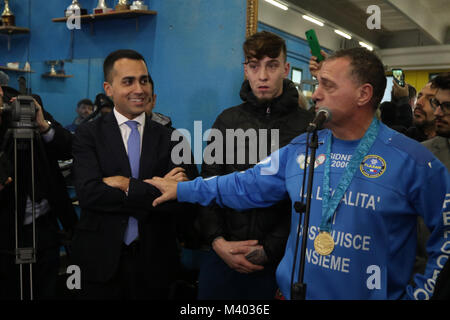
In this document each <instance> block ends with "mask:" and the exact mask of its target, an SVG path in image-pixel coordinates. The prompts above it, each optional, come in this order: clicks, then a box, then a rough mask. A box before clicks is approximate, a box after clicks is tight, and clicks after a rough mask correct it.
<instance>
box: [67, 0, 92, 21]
mask: <svg viewBox="0 0 450 320" xmlns="http://www.w3.org/2000/svg"><path fill="white" fill-rule="evenodd" d="M64 14H65V16H66V17H70V16H71V15H84V14H87V10H86V9H82V8H81V5H80V3H79V2H78V0H72V3H71V4H70V6H68V7H67V9H66V10H65V11H64Z"/></svg>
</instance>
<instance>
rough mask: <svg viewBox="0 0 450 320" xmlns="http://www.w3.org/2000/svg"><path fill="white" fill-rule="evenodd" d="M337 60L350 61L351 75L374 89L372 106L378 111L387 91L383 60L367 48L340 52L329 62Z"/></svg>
mask: <svg viewBox="0 0 450 320" xmlns="http://www.w3.org/2000/svg"><path fill="white" fill-rule="evenodd" d="M337 58H348V59H350V66H351V70H350V74H351V75H352V76H354V77H355V79H356V80H357V81H358V82H359V83H360V84H364V83H369V84H370V85H371V86H372V87H373V96H372V99H371V100H370V101H371V104H372V106H373V108H374V109H377V108H378V106H379V104H380V102H381V100H382V99H383V96H384V91H385V90H386V75H385V72H384V66H383V63H382V62H381V60H380V59H379V58H378V57H377V56H376V55H375V54H374V53H373V52H371V51H369V50H367V49H366V48H351V49H343V50H339V51H337V52H336V53H334V54H333V55H331V56H330V57H329V58H327V60H332V59H337Z"/></svg>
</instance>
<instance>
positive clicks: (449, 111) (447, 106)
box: [430, 98, 450, 114]
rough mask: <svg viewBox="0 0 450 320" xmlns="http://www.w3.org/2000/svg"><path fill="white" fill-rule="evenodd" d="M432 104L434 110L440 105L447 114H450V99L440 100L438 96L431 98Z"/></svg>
mask: <svg viewBox="0 0 450 320" xmlns="http://www.w3.org/2000/svg"><path fill="white" fill-rule="evenodd" d="M430 105H431V108H432V109H433V111H435V110H436V109H437V108H438V107H441V110H442V112H443V113H445V114H450V101H446V102H439V101H438V100H437V99H436V98H433V99H430Z"/></svg>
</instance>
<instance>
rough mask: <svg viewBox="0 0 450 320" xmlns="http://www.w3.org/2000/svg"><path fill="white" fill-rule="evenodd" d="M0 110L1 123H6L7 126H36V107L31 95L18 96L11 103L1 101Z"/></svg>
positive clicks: (27, 127)
mask: <svg viewBox="0 0 450 320" xmlns="http://www.w3.org/2000/svg"><path fill="white" fill-rule="evenodd" d="M0 110H1V113H0V115H1V117H2V122H3V125H6V127H7V128H14V129H35V128H37V123H36V111H37V108H36V105H35V103H34V99H33V97H31V96H18V97H17V98H16V99H15V100H14V101H13V102H12V103H11V104H7V103H3V106H2V107H1V108H0Z"/></svg>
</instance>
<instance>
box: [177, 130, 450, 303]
mask: <svg viewBox="0 0 450 320" xmlns="http://www.w3.org/2000/svg"><path fill="white" fill-rule="evenodd" d="M328 133H329V132H328V130H322V131H320V132H319V148H318V150H317V158H316V162H315V174H314V177H315V178H314V184H313V192H312V204H311V215H310V224H309V230H308V244H307V252H306V266H305V276H304V282H305V283H307V286H308V287H307V295H306V298H307V299H399V298H411V299H427V298H430V297H431V296H432V292H433V289H434V283H435V280H436V278H437V275H438V274H439V272H440V270H441V269H442V267H443V265H444V264H445V262H446V260H447V259H448V256H449V254H450V178H449V173H448V171H447V169H446V168H445V167H444V165H443V164H442V163H441V162H440V161H439V160H437V159H436V158H435V157H434V156H433V155H432V154H431V153H430V152H429V151H428V150H427V149H426V148H425V147H423V146H422V145H420V144H419V143H417V142H415V141H413V140H411V139H409V138H407V137H406V136H404V135H401V134H399V133H397V132H396V131H393V130H391V129H389V128H388V127H386V126H385V125H383V124H380V131H379V134H378V136H377V139H376V141H375V143H374V144H373V146H372V148H371V149H370V151H369V152H368V154H367V156H366V157H365V158H364V160H363V161H362V162H361V165H360V167H359V168H358V170H357V171H356V174H355V176H354V178H353V180H352V182H351V184H350V186H349V188H348V189H347V191H346V193H345V195H344V197H343V198H342V200H341V202H340V204H339V206H338V208H337V210H336V213H335V215H334V217H333V222H332V226H331V227H332V232H331V234H332V236H333V239H334V241H335V249H334V251H333V252H332V253H331V254H330V255H328V256H321V255H319V254H318V253H317V252H316V251H315V250H314V246H313V241H314V239H315V237H316V235H317V234H318V227H319V225H320V223H321V218H322V179H323V172H324V162H325V153H326V151H325V144H324V142H325V140H326V138H327V136H328ZM358 142H359V141H342V140H337V139H333V145H332V150H331V156H330V158H331V173H330V188H331V191H332V192H333V190H334V188H335V187H336V185H337V184H338V181H339V178H340V176H341V175H342V173H343V171H344V169H345V167H346V165H347V164H348V162H349V160H350V158H351V155H352V154H353V151H354V149H355V148H356V146H357V144H358ZM305 148H306V134H303V135H301V136H299V137H297V138H295V139H294V140H293V141H292V142H291V143H290V144H289V145H287V146H285V147H284V148H282V149H280V150H279V151H277V152H275V153H273V154H272V155H271V156H270V157H268V158H266V159H265V160H263V161H261V162H260V163H259V164H258V165H256V166H255V167H253V168H252V169H249V170H247V171H245V172H236V173H233V174H229V175H226V176H221V177H213V178H209V179H205V180H203V179H201V178H197V179H196V180H193V181H189V182H183V183H180V184H178V189H177V193H178V200H179V201H182V202H195V203H200V204H202V205H208V204H210V203H212V202H216V203H217V204H219V205H220V206H228V207H231V208H234V209H237V210H245V209H248V208H253V207H266V206H270V205H273V204H274V203H276V202H277V201H279V200H281V199H284V198H286V197H290V199H291V200H292V203H294V202H295V201H299V200H300V196H301V188H302V179H303V174H304V171H305V170H304V159H305ZM305 188H306V187H305ZM305 194H306V190H305ZM417 215H421V216H422V217H423V218H424V221H425V223H426V224H427V226H428V227H429V229H430V231H431V236H430V239H429V241H428V243H427V251H428V256H429V260H428V264H427V268H426V271H425V274H424V275H420V274H417V275H415V277H414V282H415V285H413V286H411V285H408V281H409V279H410V277H411V273H412V269H413V265H414V260H415V253H416V241H417V228H416V221H417ZM300 226H301V223H300ZM297 228H299V216H298V214H297V213H296V212H295V210H294V209H292V223H291V233H290V236H289V239H288V242H287V246H286V250H285V254H284V257H283V259H282V261H281V262H280V264H279V266H278V269H277V281H278V285H279V287H280V289H281V291H282V293H283V295H284V296H285V297H286V298H288V299H289V298H290V286H291V272H292V265H293V257H294V250H295V240H296V233H297ZM301 229H302V228H301V227H300V230H301ZM300 244H301V239H300ZM300 247H301V245H299V250H300ZM299 259H300V254H298V257H297V264H296V275H295V279H297V274H298V269H299V262H298V260H299Z"/></svg>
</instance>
